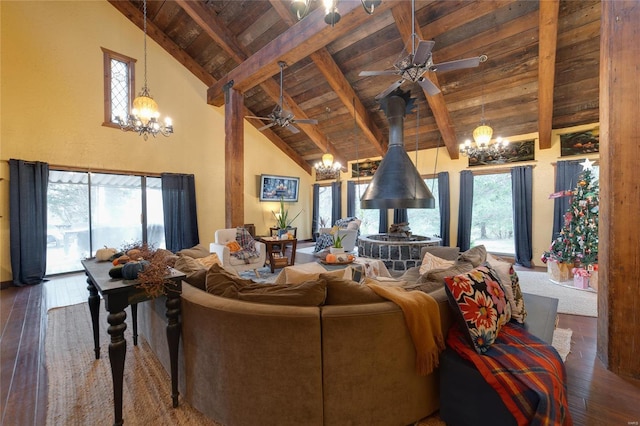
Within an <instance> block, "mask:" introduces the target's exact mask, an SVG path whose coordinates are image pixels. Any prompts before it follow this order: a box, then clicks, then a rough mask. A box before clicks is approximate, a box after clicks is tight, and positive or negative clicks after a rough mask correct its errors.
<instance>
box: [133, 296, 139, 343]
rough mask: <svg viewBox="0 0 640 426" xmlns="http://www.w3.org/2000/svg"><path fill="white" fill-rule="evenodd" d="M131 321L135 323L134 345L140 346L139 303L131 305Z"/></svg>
mask: <svg viewBox="0 0 640 426" xmlns="http://www.w3.org/2000/svg"><path fill="white" fill-rule="evenodd" d="M131 322H132V323H133V346H138V304H137V303H133V304H132V305H131Z"/></svg>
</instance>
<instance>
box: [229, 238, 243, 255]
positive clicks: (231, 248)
mask: <svg viewBox="0 0 640 426" xmlns="http://www.w3.org/2000/svg"><path fill="white" fill-rule="evenodd" d="M226 246H227V247H229V251H230V252H231V253H235V252H237V251H240V250H242V247H240V244H239V243H238V242H237V241H229V242H228V243H227V244H226Z"/></svg>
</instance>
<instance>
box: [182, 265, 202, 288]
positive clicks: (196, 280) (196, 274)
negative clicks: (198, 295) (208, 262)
mask: <svg viewBox="0 0 640 426" xmlns="http://www.w3.org/2000/svg"><path fill="white" fill-rule="evenodd" d="M184 280H185V281H186V282H188V283H189V284H191V285H192V286H194V287H196V288H199V289H200V290H202V291H207V270H206V269H204V268H203V269H198V270H197V271H193V272H189V273H188V274H186V276H185V277H184Z"/></svg>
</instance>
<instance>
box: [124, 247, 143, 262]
mask: <svg viewBox="0 0 640 426" xmlns="http://www.w3.org/2000/svg"><path fill="white" fill-rule="evenodd" d="M127 256H129V259H131V260H138V259H140V258H141V257H142V251H141V250H140V249H131V250H129V251H127Z"/></svg>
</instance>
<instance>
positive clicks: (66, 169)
mask: <svg viewBox="0 0 640 426" xmlns="http://www.w3.org/2000/svg"><path fill="white" fill-rule="evenodd" d="M2 161H3V162H5V163H7V164H9V160H2ZM25 163H27V164H35V163H36V162H35V161H25ZM49 170H59V171H64V172H88V173H110V174H118V175H134V176H149V177H160V175H161V173H152V172H141V171H135V170H117V169H99V168H91V167H73V166H64V165H60V164H49Z"/></svg>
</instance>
